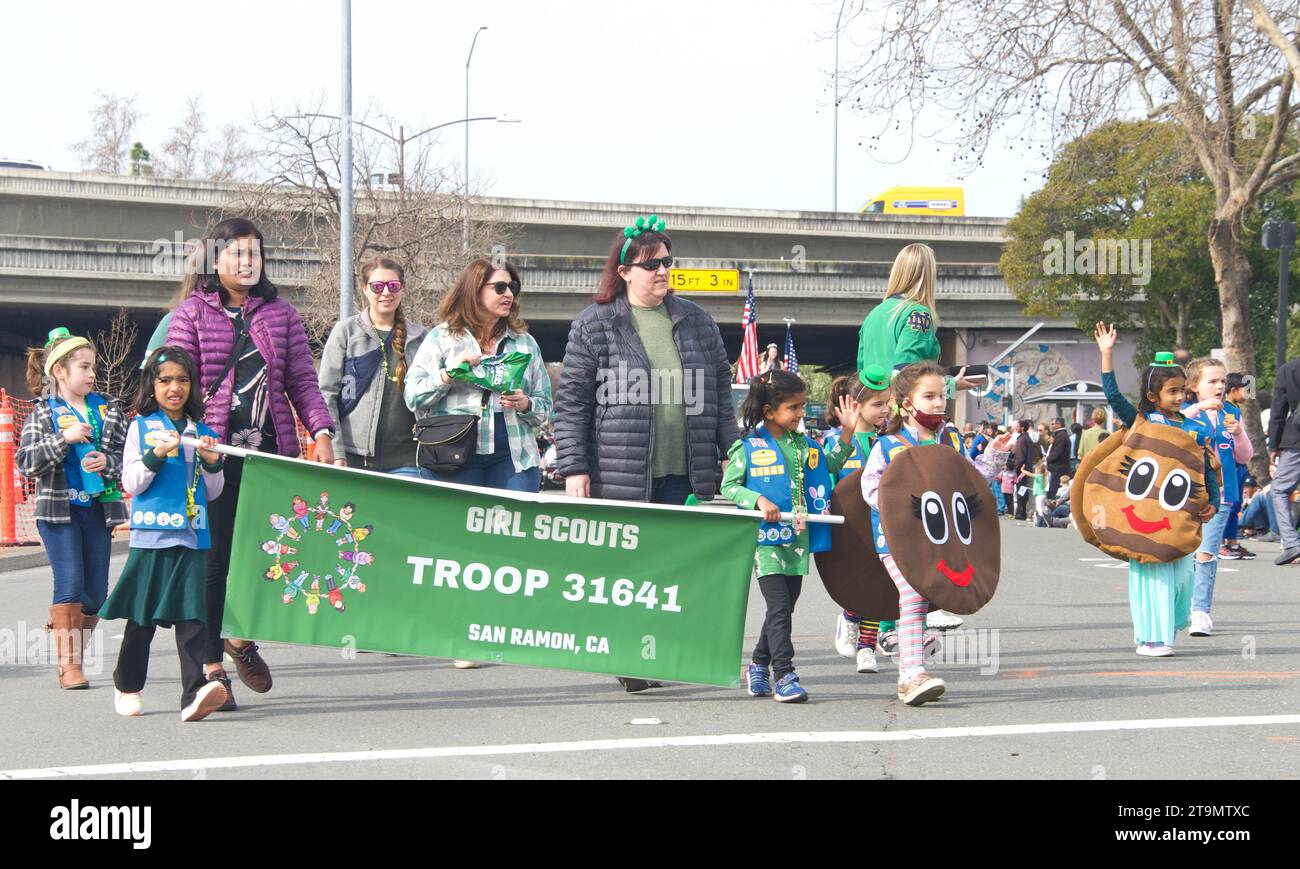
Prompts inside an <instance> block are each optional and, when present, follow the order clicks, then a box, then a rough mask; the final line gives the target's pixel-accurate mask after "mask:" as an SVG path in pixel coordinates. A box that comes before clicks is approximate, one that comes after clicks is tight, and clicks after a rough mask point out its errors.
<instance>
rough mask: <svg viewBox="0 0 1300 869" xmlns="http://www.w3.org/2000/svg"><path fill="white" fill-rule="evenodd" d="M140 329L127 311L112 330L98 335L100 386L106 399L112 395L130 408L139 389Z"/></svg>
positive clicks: (111, 324)
mask: <svg viewBox="0 0 1300 869" xmlns="http://www.w3.org/2000/svg"><path fill="white" fill-rule="evenodd" d="M137 337H139V329H138V328H137V327H136V325H135V321H134V320H132V319H131V315H130V314H128V313H127V310H126V308H118V309H117V313H116V314H114V315H113V319H112V321H110V322H109V324H108V329H107V330H103V329H101V330H100V331H98V332H96V333H95V365H96V367H97V368H98V371H96V377H97V379H98V382H97V383H96V386H97V387H98V389H99V391H100V392H102V393H104V394H105V395H111V396H113V397H114V398H116V399H117V400H119V401H121V402H123V403H124V404H126V405H128V406H129V405H130V403H131V399H132V392H131V390H132V387H133V386H134V385H135V376H136V365H135V341H136V338H137Z"/></svg>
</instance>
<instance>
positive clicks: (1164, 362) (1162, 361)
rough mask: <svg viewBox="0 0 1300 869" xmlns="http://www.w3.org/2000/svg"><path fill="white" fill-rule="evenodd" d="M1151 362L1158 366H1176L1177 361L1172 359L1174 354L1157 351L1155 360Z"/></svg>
mask: <svg viewBox="0 0 1300 869" xmlns="http://www.w3.org/2000/svg"><path fill="white" fill-rule="evenodd" d="M1151 364H1152V365H1154V366H1157V367H1160V368H1177V367H1178V363H1177V362H1175V361H1174V354H1172V353H1157V354H1156V360H1155V361H1154V362H1152V363H1151Z"/></svg>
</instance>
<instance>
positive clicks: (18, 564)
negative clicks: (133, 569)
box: [0, 538, 131, 573]
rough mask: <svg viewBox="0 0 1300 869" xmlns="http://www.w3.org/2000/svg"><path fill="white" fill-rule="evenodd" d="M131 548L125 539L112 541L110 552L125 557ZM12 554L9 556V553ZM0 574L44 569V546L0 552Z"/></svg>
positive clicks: (21, 547)
mask: <svg viewBox="0 0 1300 869" xmlns="http://www.w3.org/2000/svg"><path fill="white" fill-rule="evenodd" d="M130 548H131V541H130V540H129V539H127V538H123V539H120V540H114V541H113V543H112V549H111V552H112V554H113V555H125V554H126V553H127V551H128V550H129V549H130ZM10 551H12V552H13V554H12V555H10V554H9V552H10ZM0 553H2V554H0V573H10V572H12V571H15V570H30V569H31V568H33V567H45V566H46V565H48V564H49V563H50V559H49V557H48V556H46V554H45V547H44V546H20V547H19V546H16V547H13V549H12V550H7V551H6V550H0Z"/></svg>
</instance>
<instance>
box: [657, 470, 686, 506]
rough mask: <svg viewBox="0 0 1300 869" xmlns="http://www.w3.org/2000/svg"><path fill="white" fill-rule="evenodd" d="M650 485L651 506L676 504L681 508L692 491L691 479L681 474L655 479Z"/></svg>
mask: <svg viewBox="0 0 1300 869" xmlns="http://www.w3.org/2000/svg"><path fill="white" fill-rule="evenodd" d="M650 485H651V490H650V503H651V504H676V505H677V506H678V507H680V506H681V505H683V504H685V503H686V497H687V496H688V495H690V494H691V491H692V490H691V480H690V478H689V477H685V476H682V475H680V474H670V475H669V476H667V477H655V478H654V479H653V480H651V481H650Z"/></svg>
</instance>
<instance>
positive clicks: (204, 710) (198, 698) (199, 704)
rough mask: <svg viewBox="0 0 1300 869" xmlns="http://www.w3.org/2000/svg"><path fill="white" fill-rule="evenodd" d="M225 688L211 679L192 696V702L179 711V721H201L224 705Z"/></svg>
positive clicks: (219, 681) (219, 682) (218, 681)
mask: <svg viewBox="0 0 1300 869" xmlns="http://www.w3.org/2000/svg"><path fill="white" fill-rule="evenodd" d="M228 696H229V695H227V694H226V686H225V685H222V684H221V680H219V679H213V680H212V681H211V682H208V683H207V684H206V685H204V686H203V687H202V688H200V689H199V692H198V693H197V694H195V695H194V700H193V701H191V702H190V705H189V706H186V707H185V708H184V709H182V710H181V721H202V720H203V719H204V718H207V717H208V716H209V715H211V714H212V713H213V712H216V711H217V710H218V709H220V708H221V707H222V706H224V705H225V703H226V698H227V697H228Z"/></svg>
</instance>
